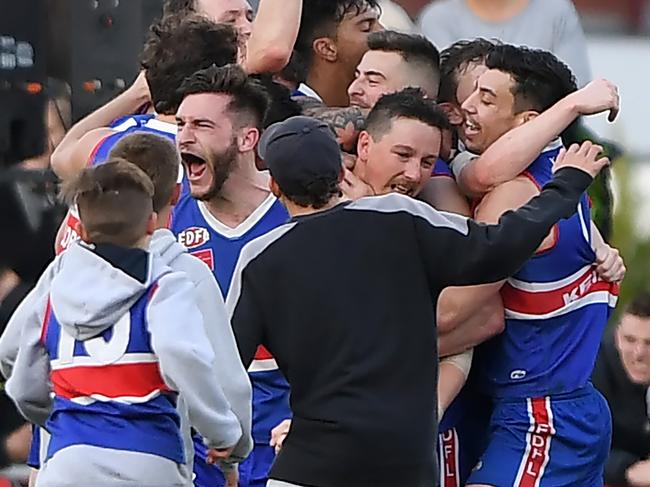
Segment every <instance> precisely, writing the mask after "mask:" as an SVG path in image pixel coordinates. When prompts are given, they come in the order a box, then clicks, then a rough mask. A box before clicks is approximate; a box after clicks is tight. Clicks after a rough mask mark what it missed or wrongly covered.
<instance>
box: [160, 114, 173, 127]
mask: <svg viewBox="0 0 650 487" xmlns="http://www.w3.org/2000/svg"><path fill="white" fill-rule="evenodd" d="M156 120H160V121H161V122H165V123H171V124H173V125H176V117H175V116H174V115H160V114H156Z"/></svg>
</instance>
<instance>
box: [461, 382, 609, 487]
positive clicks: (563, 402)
mask: <svg viewBox="0 0 650 487" xmlns="http://www.w3.org/2000/svg"><path fill="white" fill-rule="evenodd" d="M611 429H612V421H611V414H610V411H609V407H608V406H607V402H606V401H605V399H604V398H603V396H602V395H601V394H600V393H599V392H598V391H596V390H595V389H594V388H593V386H591V385H588V386H586V387H584V388H582V389H580V390H578V391H575V392H572V393H568V394H562V395H554V396H551V397H541V398H534V399H516V400H502V401H499V402H498V403H496V404H495V407H494V412H493V414H492V419H491V421H490V429H489V440H488V446H487V449H486V450H485V453H484V454H483V455H482V456H481V459H480V461H479V463H478V465H477V466H476V468H475V469H474V471H473V472H472V474H471V475H470V478H469V480H468V482H467V484H468V485H470V484H485V485H494V486H499V487H503V486H514V487H563V486H578V485H579V486H580V487H597V486H598V487H601V486H602V485H603V470H604V466H605V462H606V460H607V456H608V454H609V447H610V442H611Z"/></svg>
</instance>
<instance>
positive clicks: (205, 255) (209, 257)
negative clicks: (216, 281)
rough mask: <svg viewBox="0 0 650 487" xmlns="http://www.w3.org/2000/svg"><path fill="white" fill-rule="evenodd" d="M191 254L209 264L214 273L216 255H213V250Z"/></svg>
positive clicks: (197, 251)
mask: <svg viewBox="0 0 650 487" xmlns="http://www.w3.org/2000/svg"><path fill="white" fill-rule="evenodd" d="M190 254H191V255H193V256H194V257H197V258H199V259H201V260H202V261H203V262H205V263H206V264H207V266H208V267H209V268H210V270H211V271H214V254H213V253H212V249H204V250H196V251H194V252H190Z"/></svg>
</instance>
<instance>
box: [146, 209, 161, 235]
mask: <svg viewBox="0 0 650 487" xmlns="http://www.w3.org/2000/svg"><path fill="white" fill-rule="evenodd" d="M157 226H158V213H156V212H155V211H153V212H151V215H149V219H148V220H147V229H146V230H147V235H153V232H155V231H156V227H157Z"/></svg>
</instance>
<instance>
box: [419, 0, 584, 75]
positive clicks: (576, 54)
mask: <svg viewBox="0 0 650 487" xmlns="http://www.w3.org/2000/svg"><path fill="white" fill-rule="evenodd" d="M420 29H421V30H422V33H423V34H424V35H425V36H426V37H427V38H428V39H429V40H430V41H431V42H433V43H434V44H435V46H436V47H437V48H438V49H440V50H443V49H445V48H447V47H449V46H450V45H451V44H453V43H454V42H456V41H460V40H464V39H475V38H477V37H484V38H486V39H499V40H501V41H502V42H507V43H509V44H515V45H524V46H529V47H534V48H538V49H544V50H546V51H550V52H552V53H553V54H555V55H556V56H557V57H558V58H560V59H561V60H562V61H564V62H565V63H566V64H567V65H568V66H569V67H570V68H571V70H572V71H573V73H574V74H575V76H576V79H577V81H578V87H582V86H584V85H586V84H587V83H589V81H591V67H590V65H589V56H588V55H587V43H586V41H585V34H584V32H583V30H582V26H581V25H580V19H579V18H578V14H577V13H576V9H575V7H574V6H573V3H572V2H571V1H570V0H530V1H529V4H528V6H527V7H526V8H525V9H524V10H523V11H522V12H521V13H519V14H518V15H516V16H514V17H513V18H512V19H509V20H506V21H504V22H487V21H485V20H483V19H481V18H480V17H478V16H477V15H475V14H474V13H473V12H472V10H471V9H470V8H469V7H468V6H467V1H466V0H438V1H436V2H433V3H431V4H430V5H429V6H427V7H426V8H425V9H424V10H423V12H422V14H421V15H420Z"/></svg>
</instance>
